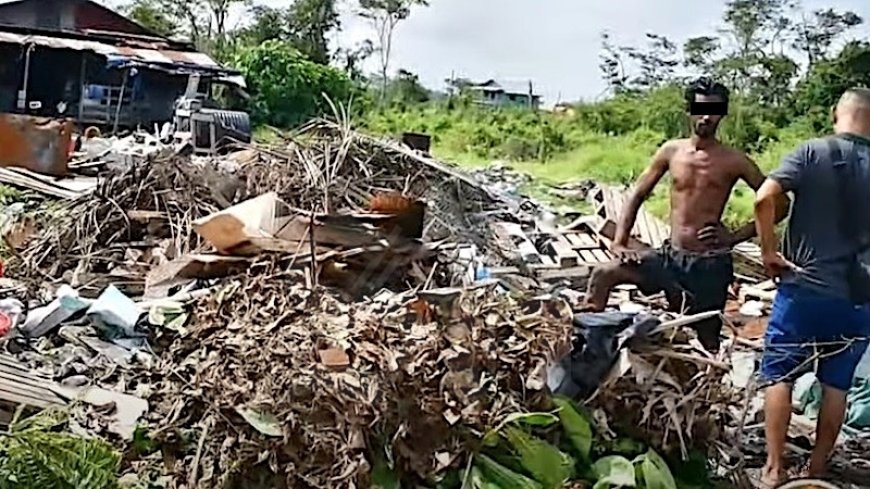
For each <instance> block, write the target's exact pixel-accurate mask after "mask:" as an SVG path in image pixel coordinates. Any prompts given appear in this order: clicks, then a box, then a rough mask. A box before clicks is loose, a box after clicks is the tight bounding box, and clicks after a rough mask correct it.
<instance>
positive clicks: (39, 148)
mask: <svg viewBox="0 0 870 489" xmlns="http://www.w3.org/2000/svg"><path fill="white" fill-rule="evenodd" d="M72 133H73V123H72V121H70V120H58V119H50V118H46V117H32V116H27V115H19V114H0V167H5V166H16V167H21V168H27V169H28V170H31V171H34V172H37V173H42V174H44V175H53V176H64V175H66V174H67V171H68V168H67V163H68V162H69V155H70V141H71V140H72Z"/></svg>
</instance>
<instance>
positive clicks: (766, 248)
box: [755, 144, 812, 277]
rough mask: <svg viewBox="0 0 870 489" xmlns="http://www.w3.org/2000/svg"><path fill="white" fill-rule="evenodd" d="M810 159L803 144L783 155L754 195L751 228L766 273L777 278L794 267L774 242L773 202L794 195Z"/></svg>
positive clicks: (775, 203)
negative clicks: (789, 194) (753, 225)
mask: <svg viewBox="0 0 870 489" xmlns="http://www.w3.org/2000/svg"><path fill="white" fill-rule="evenodd" d="M811 158H812V155H811V147H810V146H809V145H806V144H805V145H803V146H801V147H800V148H798V149H797V150H796V151H794V152H793V153H791V154H790V155H788V156H786V157H785V158H783V160H782V164H781V165H780V166H779V168H777V169H776V170H774V171H773V172H772V173H771V174H770V176H769V177H768V178H767V180H765V182H764V184H762V185H761V188H760V189H758V192H756V196H755V227H756V230H757V232H758V237H759V240H760V241H761V259H762V261H763V262H764V267H765V268H766V269H767V272H768V274H770V276H772V277H778V276H780V275H781V274H782V273H783V272H784V271H785V270H790V269H795V265H794V264H792V263H790V262H789V261H788V260H786V259H785V258H784V257H783V256H782V255H781V254H780V253H779V245H778V243H777V240H776V217H777V202H778V201H780V200H782V199H785V194H786V193H787V192H797V191H798V190H799V188H800V185H801V182H802V181H803V177H804V173H805V170H806V167H807V162H808V161H810V160H811Z"/></svg>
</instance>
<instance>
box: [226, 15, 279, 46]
mask: <svg viewBox="0 0 870 489" xmlns="http://www.w3.org/2000/svg"><path fill="white" fill-rule="evenodd" d="M250 14H251V17H252V19H251V23H250V24H249V25H247V26H245V27H243V28H242V29H239V30H238V31H237V32H236V33H235V36H234V40H235V42H236V43H238V44H239V45H241V46H245V47H249V46H259V45H260V44H262V43H264V42H266V41H269V40H272V39H274V40H279V41H280V40H286V39H288V38H289V37H290V30H289V29H288V27H287V24H288V22H287V10H286V9H281V8H274V7H268V6H265V5H254V6H253V7H251V10H250Z"/></svg>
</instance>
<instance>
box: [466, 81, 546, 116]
mask: <svg viewBox="0 0 870 489" xmlns="http://www.w3.org/2000/svg"><path fill="white" fill-rule="evenodd" d="M464 90H465V91H466V92H468V93H471V94H473V95H474V96H475V98H476V99H477V100H478V101H479V102H480V103H482V104H485V105H491V106H494V107H529V108H532V109H538V108H539V107H540V105H541V96H540V95H538V94H536V93H535V91H534V86H533V85H532V82H531V81H528V82H505V81H496V80H488V81H485V82H483V83H475V84H471V85H468V86H466V87H464Z"/></svg>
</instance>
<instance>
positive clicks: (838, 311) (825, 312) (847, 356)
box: [761, 285, 870, 391]
mask: <svg viewBox="0 0 870 489" xmlns="http://www.w3.org/2000/svg"><path fill="white" fill-rule="evenodd" d="M868 334H870V308H868V307H866V306H855V305H854V304H852V302H851V301H849V300H848V299H845V298H842V297H837V296H829V295H823V294H820V293H818V292H816V291H814V290H811V289H807V288H804V287H800V286H796V285H782V286H780V288H779V291H778V292H777V294H776V300H775V301H774V302H773V312H772V313H771V316H770V322H769V323H768V326H767V334H766V336H765V346H764V356H763V357H762V360H761V377H762V379H763V380H765V381H768V382H794V380H795V379H797V378H798V377H799V376H800V375H801V374H803V373H806V372H807V371H810V370H812V369H815V372H816V376H817V377H818V379H819V381H820V382H821V383H822V384H825V385H827V386H830V387H833V388H835V389H839V390H842V391H848V390H849V387H850V386H851V385H852V378H853V377H854V375H855V369H856V367H857V366H858V363H859V362H860V361H861V357H862V356H863V355H864V351H865V350H866V349H867V339H866V338H867V336H868ZM850 341H851V344H850ZM819 343H835V344H831V345H819Z"/></svg>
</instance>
